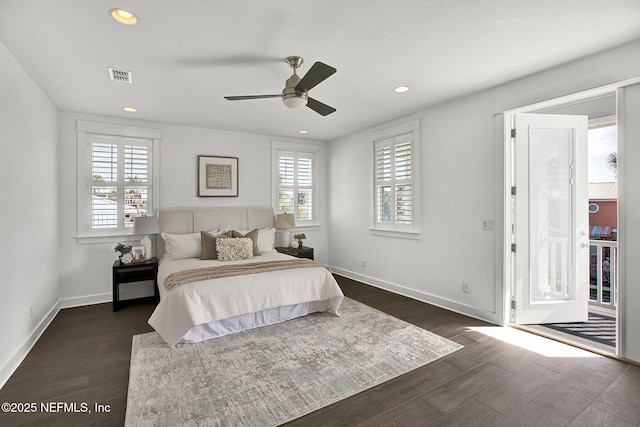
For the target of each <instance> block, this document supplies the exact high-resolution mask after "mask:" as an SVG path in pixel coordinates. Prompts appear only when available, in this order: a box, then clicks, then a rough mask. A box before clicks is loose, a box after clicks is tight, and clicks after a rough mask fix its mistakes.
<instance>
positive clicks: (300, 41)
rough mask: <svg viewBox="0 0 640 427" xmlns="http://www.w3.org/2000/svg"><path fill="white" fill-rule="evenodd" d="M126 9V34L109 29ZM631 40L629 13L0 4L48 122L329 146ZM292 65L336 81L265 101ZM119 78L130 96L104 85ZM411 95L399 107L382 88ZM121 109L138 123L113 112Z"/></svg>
mask: <svg viewBox="0 0 640 427" xmlns="http://www.w3.org/2000/svg"><path fill="white" fill-rule="evenodd" d="M113 7H121V8H125V9H129V10H131V11H132V12H134V13H136V14H137V15H138V16H139V17H140V22H139V23H138V24H137V25H135V26H125V25H123V24H119V23H117V22H115V21H114V20H112V19H111V18H110V16H109V15H108V11H109V9H111V8H113ZM638 38H640V1H638V0H395V1H389V0H316V1H310V0H308V1H307V0H269V1H266V0H264V1H263V0H216V1H213V0H152V1H134V0H118V1H116V0H90V1H88V0H0V41H1V42H2V43H3V44H4V45H5V46H6V47H7V49H8V50H9V51H10V52H11V53H12V55H13V56H14V57H15V58H16V59H17V61H18V62H19V63H20V64H21V65H22V66H23V67H24V69H25V70H26V71H27V73H29V75H30V76H31V77H32V78H33V80H34V81H35V82H36V83H37V84H38V85H39V86H40V87H41V88H42V90H43V91H44V92H45V93H46V94H47V95H48V96H49V98H50V99H51V100H52V101H53V103H54V104H55V105H56V106H57V107H58V108H59V109H61V110H66V111H78V112H85V113H93V114H105V115H109V116H118V117H127V118H135V119H141V120H150V121H157V122H165V123H172V124H181V125H190V126H201V127H208V128H215V129H228V130H238V131H245V132H254V133H261V134H269V135H278V136H290V137H299V135H298V130H300V129H308V130H309V134H308V135H307V136H305V138H309V139H314V140H331V139H335V138H337V137H340V136H343V135H347V134H350V133H353V132H355V131H358V130H361V129H364V128H367V127H371V126H375V125H377V124H380V123H383V122H386V121H389V120H392V119H395V118H398V117H402V116H404V115H407V114H410V113H413V112H416V111H419V110H421V109H424V108H426V107H429V106H431V105H434V104H438V103H440V102H442V101H444V100H447V99H450V98H454V97H459V96H461V95H463V94H466V93H470V92H474V91H478V90H482V89H485V88H488V87H491V86H495V85H497V84H499V83H502V82H505V81H508V80H513V79H516V78H519V77H522V76H525V75H529V74H532V73H536V72H538V71H541V70H544V69H547V68H550V67H554V66H556V65H558V64H562V63H565V62H570V61H573V60H576V59H578V58H581V57H584V56H587V55H590V54H593V53H595V52H599V51H603V50H606V49H609V48H611V47H613V46H616V45H620V44H623V43H626V42H629V41H632V40H635V39H638ZM290 55H299V56H302V57H303V58H304V59H305V63H304V65H303V66H302V68H301V69H300V72H299V74H301V75H303V74H304V73H306V71H307V70H308V69H309V67H310V66H311V65H312V64H313V63H314V62H315V61H322V62H324V63H326V64H329V65H331V66H333V67H335V68H337V69H338V72H337V73H336V74H334V75H333V76H332V77H330V78H329V79H327V80H326V81H324V82H323V83H321V84H320V85H318V86H317V87H315V88H314V89H312V90H311V91H310V95H311V96H312V97H313V98H316V99H317V100H319V101H322V102H324V103H326V104H329V105H331V106H333V107H334V108H336V109H337V112H335V113H333V114H331V115H329V116H326V117H322V116H320V115H318V114H317V113H315V112H313V111H312V110H310V109H308V108H303V109H301V110H291V109H288V108H286V107H285V106H284V105H283V104H282V102H281V100H279V99H260V100H252V101H235V102H231V101H226V100H225V99H224V98H223V96H225V95H253V94H277V93H280V92H281V90H282V88H283V87H284V81H285V80H286V79H287V78H288V77H289V76H290V75H291V71H292V70H291V69H290V68H289V66H288V65H287V64H286V62H285V58H286V57H287V56H290ZM107 67H117V68H122V69H125V70H130V71H132V73H133V84H131V85H129V84H126V83H119V82H113V81H111V80H109V76H108V72H107ZM399 85H406V86H409V87H410V91H409V92H407V93H404V94H396V93H394V92H393V88H394V87H395V86H399ZM124 106H134V107H136V108H137V109H138V112H137V113H134V114H131V113H125V112H123V111H122V107H124Z"/></svg>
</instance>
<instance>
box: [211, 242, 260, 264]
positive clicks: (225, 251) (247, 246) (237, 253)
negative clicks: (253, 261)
mask: <svg viewBox="0 0 640 427" xmlns="http://www.w3.org/2000/svg"><path fill="white" fill-rule="evenodd" d="M216 249H217V251H218V260H220V261H236V260H239V259H249V258H253V242H252V241H251V239H248V238H244V237H243V238H228V237H221V238H219V239H216Z"/></svg>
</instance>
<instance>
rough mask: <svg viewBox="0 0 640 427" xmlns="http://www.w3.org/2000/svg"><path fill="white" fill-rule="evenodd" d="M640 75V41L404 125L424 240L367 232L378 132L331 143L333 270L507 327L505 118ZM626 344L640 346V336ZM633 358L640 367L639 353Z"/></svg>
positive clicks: (450, 104)
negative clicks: (415, 169)
mask: <svg viewBox="0 0 640 427" xmlns="http://www.w3.org/2000/svg"><path fill="white" fill-rule="evenodd" d="M638 76H640V42H635V43H631V44H628V45H625V46H622V47H620V48H618V49H614V50H610V51H608V52H605V53H602V54H600V55H595V56H592V57H589V58H585V59H583V60H581V61H577V62H575V63H571V64H567V65H565V66H562V67H557V68H554V69H552V70H549V71H547V72H544V73H540V74H537V75H533V76H530V77H527V78H524V79H521V80H518V81H514V82H509V83H506V84H504V85H501V86H498V87H495V88H492V89H489V90H486V91H483V92H480V93H477V94H473V95H469V96H467V97H464V98H460V99H457V100H453V101H451V102H448V103H445V104H442V105H439V106H436V107H434V108H430V109H428V110H425V111H422V112H419V113H416V114H414V115H412V116H410V117H407V118H405V119H404V120H405V121H407V120H409V119H415V118H418V119H419V120H420V122H421V156H420V166H421V168H422V172H421V174H422V180H421V184H422V189H421V194H420V196H421V210H422V215H421V222H422V238H421V240H419V241H411V240H406V239H395V238H389V237H380V236H375V235H371V234H370V233H369V232H368V226H369V223H370V206H371V204H372V203H371V199H370V194H371V188H372V176H373V171H372V168H371V161H372V144H371V133H372V131H373V130H374V129H373V128H372V129H367V130H363V131H361V132H358V133H356V134H353V135H349V136H346V137H344V138H340V139H338V140H335V141H331V142H330V144H329V154H328V156H329V165H330V166H329V194H330V200H329V223H330V229H329V254H330V257H329V260H330V264H331V265H332V267H334V270H335V271H337V272H338V273H341V274H345V275H347V276H349V277H353V278H355V279H359V280H363V281H365V282H367V283H371V284H374V285H377V286H380V287H383V288H386V289H389V290H393V291H396V292H400V293H403V294H406V295H409V296H413V297H415V298H419V299H422V300H425V301H429V302H432V303H435V304H438V305H441V306H444V307H447V308H450V309H452V310H456V311H461V312H464V313H466V314H469V315H472V316H477V317H480V318H483V319H486V320H489V321H492V322H495V323H502V322H503V319H504V317H503V313H504V310H503V307H504V306H503V305H502V301H503V291H504V286H505V284H504V282H503V279H502V276H503V262H502V254H503V246H504V244H503V237H502V236H503V229H504V208H503V194H504V191H503V189H504V188H505V187H504V172H503V168H504V149H503V145H504V140H503V135H502V127H501V123H502V122H501V120H502V118H501V114H500V113H502V112H503V111H505V110H508V109H512V108H516V107H521V106H526V105H529V104H533V103H536V102H541V101H545V100H549V99H553V98H557V97H561V96H564V95H569V94H572V93H577V92H580V91H584V90H588V89H592V88H596V87H600V86H604V85H607V84H612V83H615V82H618V81H624V80H627V79H631V78H635V77H638ZM402 121H403V119H400V120H395V121H394V122H393V123H398V122H402ZM631 154H632V153H631V152H629V153H627V155H628V157H627V161H628V162H631V164H640V152H633V155H634V156H635V154H638V156H636V157H634V159H633V160H632V159H629V155H631ZM635 206H636V205H629V209H631V210H633V213H632V214H628V218H629V220H630V221H633V219H631V218H637V221H639V222H640V212H638V211H637V209H635ZM482 219H494V220H495V222H494V226H495V230H494V231H492V232H490V231H483V230H482V229H481V220H482ZM363 259H364V260H366V267H362V260H363ZM630 262H632V261H631V260H630ZM621 268H624V267H623V266H621ZM463 281H466V282H469V283H470V284H471V293H469V294H465V293H463V291H462V282H463ZM632 285H634V284H633V283H630V284H629V286H632ZM629 296H630V297H632V298H638V295H637V294H633V293H630V294H629ZM638 303H640V300H635V301H628V302H627V304H632V305H637V304H638ZM627 320H628V321H632V320H633V318H628V319H627ZM630 325H633V323H630ZM627 338H628V339H630V340H634V341H635V342H638V343H640V337H631V336H630V334H629V335H628V336H627ZM628 357H629V356H628ZM633 358H634V359H635V360H640V353H639V354H635V355H634V356H633Z"/></svg>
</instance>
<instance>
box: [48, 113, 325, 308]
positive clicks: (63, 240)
mask: <svg viewBox="0 0 640 427" xmlns="http://www.w3.org/2000/svg"><path fill="white" fill-rule="evenodd" d="M59 117H60V119H59V132H60V156H59V159H60V160H59V168H60V188H61V190H60V194H61V202H60V251H61V253H64V254H65V259H66V262H64V263H62V264H61V266H60V298H61V299H62V300H63V306H72V305H78V304H83V303H89V302H96V301H110V300H111V266H112V264H113V261H114V260H115V259H116V254H115V252H114V251H113V248H114V246H115V244H116V242H118V241H127V240H126V239H124V238H120V239H113V240H109V241H107V242H105V243H92V244H79V243H78V242H77V239H76V238H75V235H76V222H75V219H76V194H75V186H76V157H75V156H76V132H75V126H76V121H77V120H78V119H81V120H91V121H97V122H106V123H114V124H128V125H137V126H142V127H147V128H155V129H159V130H160V132H161V141H160V200H159V203H158V204H157V206H158V207H164V208H169V207H181V206H190V207H192V206H270V205H271V142H272V141H274V140H277V141H301V140H295V139H288V138H281V137H274V136H268V135H257V134H250V133H241V132H228V131H221V130H214V129H205V128H195V127H186V126H175V125H167V124H162V123H151V122H143V121H134V120H124V119H121V118H115V117H104V116H94V115H87V114H79V113H72V112H61V113H60V114H59ZM316 143H318V142H317V141H316ZM318 144H319V146H320V148H321V152H320V159H319V160H320V164H319V167H320V171H321V172H320V174H319V176H321V177H322V183H321V191H320V194H319V197H320V206H321V209H320V213H319V219H320V222H321V227H319V228H318V229H316V230H311V231H308V230H305V233H306V234H307V236H308V239H307V242H308V243H309V246H313V247H314V248H315V253H316V259H317V260H318V261H321V262H327V260H328V257H327V233H326V230H327V221H326V208H325V207H324V206H325V205H326V203H322V201H323V200H326V198H327V195H326V178H325V175H326V173H325V172H324V171H325V170H326V160H325V159H326V155H325V152H326V148H325V144H324V143H322V142H320V143H318ZM201 154H203V155H219V156H231V157H238V159H239V160H238V162H239V166H238V170H239V196H238V197H197V156H198V155H201ZM127 289H131V287H130V286H127V287H123V288H122V291H123V294H124V295H125V298H128V297H133V296H139V294H140V293H144V294H148V293H149V292H150V287H148V289H146V290H140V291H139V292H138V291H136V292H138V295H134V294H130V295H127Z"/></svg>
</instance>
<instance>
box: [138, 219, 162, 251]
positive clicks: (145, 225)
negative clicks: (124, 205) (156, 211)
mask: <svg viewBox="0 0 640 427" xmlns="http://www.w3.org/2000/svg"><path fill="white" fill-rule="evenodd" d="M159 232H160V228H159V227H158V218H156V217H155V216H138V217H135V218H133V234H134V235H136V234H137V235H141V234H144V235H145V236H144V237H143V238H142V241H141V242H140V243H141V244H142V246H144V253H145V258H146V259H151V258H153V253H152V252H153V247H152V246H151V239H150V238H149V236H148V235H149V234H158V233H159Z"/></svg>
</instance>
